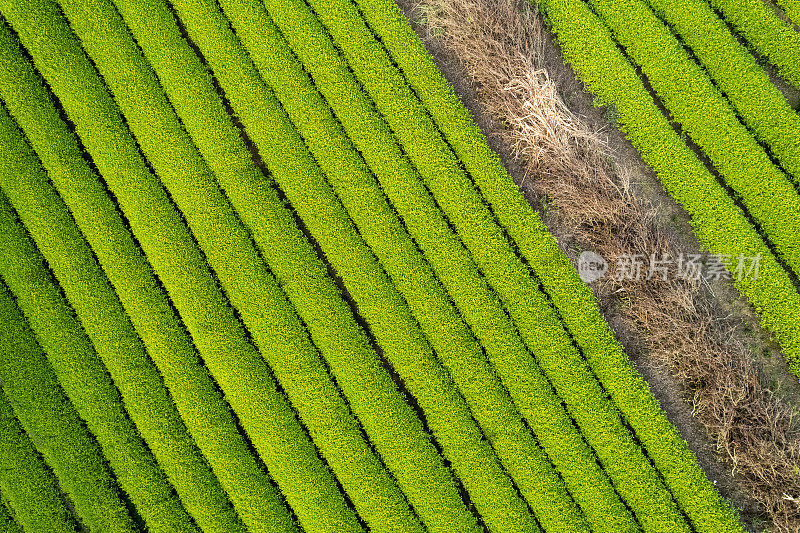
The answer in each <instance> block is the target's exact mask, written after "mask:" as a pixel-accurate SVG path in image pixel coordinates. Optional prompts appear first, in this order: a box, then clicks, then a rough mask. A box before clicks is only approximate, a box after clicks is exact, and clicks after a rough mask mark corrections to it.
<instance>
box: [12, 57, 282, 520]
mask: <svg viewBox="0 0 800 533" xmlns="http://www.w3.org/2000/svg"><path fill="white" fill-rule="evenodd" d="M5 58H6V61H5V62H4V67H5V69H4V70H3V72H2V77H0V94H2V96H3V98H4V99H5V102H6V104H7V105H8V106H9V108H10V110H11V112H12V114H13V115H14V116H15V117H16V119H17V121H18V122H19V123H20V124H21V125H22V127H23V129H24V130H25V133H26V134H27V136H28V140H29V141H30V142H31V143H32V144H33V146H34V148H35V149H36V150H37V152H38V153H39V156H40V157H41V158H42V161H43V164H44V166H45V167H46V169H47V172H48V177H49V178H50V180H51V181H52V183H53V185H54V186H55V187H56V188H57V189H58V192H55V191H53V186H51V185H50V184H48V183H47V181H45V180H44V179H41V178H43V176H42V175H41V174H38V175H37V174H28V175H25V176H24V178H25V181H24V182H23V184H24V186H25V187H24V190H25V191H26V192H25V194H33V195H36V196H40V197H42V198H47V199H48V200H47V203H48V205H49V206H50V207H49V210H50V211H54V212H59V211H60V210H63V209H64V208H63V206H62V200H61V199H60V198H59V197H58V193H60V194H61V196H62V197H63V198H64V199H65V201H66V203H67V205H68V207H69V209H70V211H71V214H72V215H73V217H74V219H75V222H76V223H77V225H78V227H79V229H80V231H81V233H83V235H84V236H85V237H86V239H87V240H88V241H89V243H90V244H91V246H92V248H93V250H94V252H95V253H96V254H97V257H98V259H99V261H100V264H101V265H102V266H103V269H104V271H105V272H106V274H107V275H108V277H109V280H110V281H111V283H112V284H113V285H114V287H115V289H116V291H117V293H118V294H119V296H120V299H121V300H122V303H123V305H124V306H125V310H126V311H127V313H128V314H129V316H130V317H131V320H132V322H133V324H134V326H135V327H136V329H137V331H138V332H139V334H140V336H141V337H142V339H143V341H144V342H145V345H146V346H147V349H148V352H149V354H150V356H151V358H152V359H153V360H154V362H155V363H156V365H157V366H158V368H159V370H160V371H161V374H162V376H163V378H164V382H165V383H166V385H167V387H168V388H169V390H170V392H171V394H172V398H173V400H174V401H175V403H176V405H177V407H178V410H179V412H180V414H181V417H182V418H183V420H184V421H185V422H186V425H187V427H188V429H189V431H190V433H191V435H192V437H193V438H194V440H195V441H196V442H197V444H198V447H199V448H200V450H201V451H202V452H203V454H204V456H205V457H206V458H207V459H208V461H209V463H210V465H211V467H212V468H213V470H214V473H215V475H216V476H217V477H218V478H219V480H220V483H221V484H222V486H223V488H224V489H225V491H226V492H227V493H228V494H229V496H230V498H231V500H232V502H233V504H234V507H236V508H237V509H239V514H240V515H241V516H244V517H246V518H247V520H248V522H250V523H253V522H259V521H260V522H268V519H267V518H266V516H267V515H264V516H262V514H263V513H265V512H267V511H268V509H270V507H271V506H274V505H280V503H279V502H278V500H277V498H278V496H277V494H276V492H275V488H274V487H273V486H272V484H271V482H270V480H269V477H268V476H267V475H266V474H265V473H264V472H263V471H262V469H261V468H260V466H259V465H258V463H257V462H256V460H255V458H254V457H253V456H252V454H251V453H250V451H249V449H248V448H247V444H246V442H245V440H244V439H243V437H242V436H241V435H240V434H239V432H238V430H237V428H236V424H235V421H234V419H233V415H232V414H231V412H230V409H229V408H228V406H227V404H226V403H225V401H224V399H223V398H222V395H221V394H220V393H219V392H218V391H217V389H216V388H215V386H214V384H213V382H212V380H211V378H210V376H209V375H208V371H207V370H206V369H205V368H204V367H203V366H202V364H201V362H200V361H199V360H198V355H197V353H196V352H195V351H194V348H193V347H192V344H191V339H189V336H188V334H187V333H186V331H185V330H184V328H183V326H182V324H181V323H180V321H179V319H178V317H177V316H176V315H175V313H174V311H173V310H172V308H171V306H170V304H169V301H168V300H167V297H166V295H165V294H164V292H163V290H162V289H161V288H160V287H159V285H158V282H157V280H156V279H155V276H154V274H153V272H152V271H151V268H150V265H149V264H148V263H147V259H146V258H145V257H144V255H143V254H142V252H141V250H139V248H138V246H137V245H136V243H135V242H134V240H133V237H132V236H131V234H130V232H129V230H128V229H127V227H126V226H125V224H124V222H123V220H122V218H121V217H120V215H119V213H118V212H117V211H116V207H115V205H114V203H113V201H112V200H111V199H110V198H109V197H108V195H107V193H106V190H105V188H104V187H103V185H102V184H101V183H100V181H99V180H98V177H97V176H96V175H95V174H94V173H93V171H92V170H91V169H90V168H89V166H88V164H87V163H86V161H85V160H84V159H83V157H82V156H81V153H80V148H79V146H78V143H77V139H76V138H75V136H74V134H73V133H71V132H70V130H69V129H68V128H67V126H66V124H65V123H64V122H63V121H61V119H60V117H59V116H58V111H57V110H56V109H55V107H54V105H53V102H52V101H51V99H50V97H49V95H48V94H47V92H46V91H45V90H44V87H43V85H42V81H41V79H40V78H39V77H38V76H37V75H36V73H35V72H34V71H33V69H32V68H31V65H30V64H29V63H28V62H27V61H25V60H24V59H23V58H22V57H21V56H19V55H16V56H11V55H6V56H5ZM40 125H46V127H44V128H41V127H39V126H40ZM37 177H39V178H40V179H39V180H36V178H37ZM61 219H62V220H67V219H68V217H65V216H62V217H61ZM242 528H243V525H239V526H235V530H240V529H242Z"/></svg>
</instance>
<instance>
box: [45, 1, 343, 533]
mask: <svg viewBox="0 0 800 533" xmlns="http://www.w3.org/2000/svg"><path fill="white" fill-rule="evenodd" d="M64 7H65V8H68V9H67V11H68V12H69V14H70V16H71V18H72V19H73V21H78V22H79V25H80V29H78V33H80V34H81V36H82V37H83V38H84V41H83V44H84V45H85V46H86V47H87V48H88V49H90V50H91V51H92V52H93V54H92V55H93V57H94V58H95V60H96V61H97V63H98V65H102V68H101V70H103V73H104V74H105V79H106V80H107V81H108V82H109V83H111V85H112V86H113V87H114V89H115V94H116V97H117V99H118V101H119V102H120V103H121V104H122V105H123V107H124V108H125V111H126V116H127V118H128V124H130V125H131V126H132V127H133V129H134V130H136V131H137V132H138V133H139V134H140V135H139V137H138V138H139V140H140V141H141V142H142V143H143V147H144V150H145V152H147V153H148V155H150V159H151V162H152V163H153V164H154V166H155V167H156V168H157V169H158V170H160V171H161V174H162V177H165V178H168V179H170V180H171V182H170V183H171V185H173V188H175V183H174V182H175V180H178V179H181V178H188V177H191V176H199V175H202V172H208V171H207V169H205V168H204V165H203V164H202V161H201V160H199V157H196V158H194V157H192V155H193V154H195V155H196V152H194V149H193V147H192V146H191V142H190V141H189V139H188V136H186V135H185V133H183V131H182V129H181V128H180V125H179V124H178V123H177V119H176V117H175V116H174V113H173V112H172V111H171V109H169V107H168V104H167V103H166V101H165V99H164V97H163V94H161V95H160V98H159V93H158V92H148V89H147V88H148V86H149V87H152V86H154V85H155V86H156V87H157V82H155V81H154V80H153V78H154V77H153V76H152V73H150V78H147V77H144V78H143V77H141V75H142V73H143V71H142V69H137V68H136V65H137V64H136V63H135V62H131V60H130V56H126V55H125V54H126V51H127V52H131V53H132V54H133V55H134V56H136V57H138V58H139V61H140V62H143V61H144V60H143V59H142V58H141V56H139V55H137V54H138V50H136V49H135V44H134V43H133V42H132V39H131V38H130V36H129V35H127V34H125V37H126V39H123V40H121V41H120V40H107V37H108V33H107V32H113V31H114V28H113V26H111V25H109V24H107V21H108V19H109V17H110V16H116V17H118V15H117V14H116V12H113V13H103V15H105V16H103V17H100V18H99V19H98V18H97V17H99V12H96V11H90V12H85V11H84V10H82V9H81V8H82V7H84V6H79V5H71V6H67V5H65V6H64ZM34 13H36V11H34ZM39 18H41V16H40V17H39ZM55 18H56V17H55V16H54V15H51V16H50V17H49V19H48V22H50V23H51V24H54V23H55V22H56V20H55ZM95 22H100V24H98V25H97V26H98V27H96V28H95V27H92V25H93V23H95ZM92 30H95V31H92ZM97 30H99V31H97ZM59 34H60V35H63V37H62V39H63V40H65V41H66V40H67V39H68V38H69V36H68V35H66V32H59ZM116 37H117V38H118V37H119V35H116ZM111 43H115V44H114V45H113V46H112V45H111ZM37 44H39V43H37ZM76 46H77V42H76V41H74V40H71V41H70V42H69V43H68V44H66V45H65V44H64V43H61V46H60V47H59V49H60V50H61V53H60V54H59V56H61V57H63V55H64V52H63V51H64V50H65V49H67V50H69V49H70V48H72V49H74V48H75V47H76ZM106 47H108V48H106ZM51 51H52V50H51V49H47V50H45V51H44V52H41V51H40V52H39V53H38V55H49V52H51ZM34 56H35V57H36V56H37V53H36V52H35V53H34ZM68 57H74V56H69V55H68ZM53 59H55V57H53ZM62 66H63V67H65V68H64V70H66V74H67V75H66V76H61V77H60V78H59V77H57V76H55V75H52V74H54V72H53V71H54V70H55V68H60V67H62ZM54 67H55V68H54ZM40 70H44V73H45V77H48V75H51V76H50V78H49V79H48V81H50V83H51V86H53V87H54V88H55V91H56V93H57V94H58V95H59V96H61V100H62V103H64V105H65V107H67V106H68V101H70V100H71V102H69V103H71V104H72V105H74V107H75V108H78V109H80V110H81V111H83V114H84V115H89V117H88V118H90V119H92V120H86V121H85V122H86V123H87V124H86V125H87V126H89V127H90V128H91V134H90V135H86V136H85V138H84V139H83V141H84V144H86V145H87V147H88V149H89V151H90V153H93V155H95V162H96V163H97V165H98V167H99V168H101V171H102V172H103V175H104V177H105V178H106V180H107V182H108V183H109V185H110V187H111V189H112V191H113V192H114V193H115V195H116V197H117V199H118V200H119V202H120V204H121V205H122V209H123V211H124V212H125V213H126V215H127V216H128V220H129V221H130V223H131V225H132V227H133V228H134V233H135V234H136V235H137V237H138V238H139V241H140V242H141V243H142V246H143V248H144V250H145V252H146V253H147V255H148V257H149V258H150V259H151V260H152V261H153V263H156V262H158V263H159V267H160V270H159V269H158V268H157V273H158V274H159V276H160V277H162V279H165V278H167V277H169V276H167V275H166V274H169V275H172V276H181V277H180V284H181V286H180V287H175V286H173V289H175V288H183V289H185V291H184V292H183V293H182V294H181V295H179V296H181V297H183V298H182V299H181V298H178V297H176V294H175V293H173V294H171V296H172V297H173V300H174V301H176V305H177V306H178V308H179V310H180V311H181V312H182V315H183V316H184V319H185V321H186V322H187V326H188V328H189V330H190V332H191V333H192V334H193V337H194V338H195V342H196V343H197V344H198V346H199V347H201V346H202V348H206V350H205V351H204V352H203V353H204V354H205V355H206V356H207V358H206V363H207V365H208V366H209V368H210V369H211V371H212V373H213V374H214V376H215V377H216V378H217V381H218V382H219V383H220V386H221V388H222V389H223V391H224V392H225V394H226V396H227V398H228V399H229V401H230V403H231V405H232V407H233V409H234V411H235V412H236V413H237V414H238V415H239V418H240V420H241V421H242V423H243V426H244V428H245V430H246V431H247V432H248V435H249V436H250V438H251V440H252V441H253V443H254V445H255V447H256V449H257V450H258V451H259V453H260V455H261V457H262V458H263V459H264V461H265V463H266V464H267V467H268V469H269V470H270V473H271V474H273V477H274V478H276V480H277V481H278V482H279V485H281V488H282V489H283V490H284V492H285V493H287V494H289V495H290V497H291V498H290V499H293V500H294V501H293V503H294V504H295V505H296V508H295V510H296V511H297V512H298V514H303V515H305V514H306V513H311V515H312V516H313V519H312V522H313V521H314V520H317V519H318V523H319V524H320V525H319V527H325V526H329V527H331V528H334V529H335V528H338V527H342V528H344V527H347V525H348V524H349V525H352V524H353V523H354V521H353V519H352V515H351V513H350V511H349V508H347V506H346V503H345V502H344V499H343V497H342V495H341V494H340V493H339V491H338V489H337V487H336V486H335V482H334V480H333V478H332V476H331V475H330V473H329V472H328V471H327V469H326V467H325V466H324V465H323V464H322V462H321V460H320V459H319V458H318V457H317V456H316V450H315V449H314V447H313V444H312V443H311V442H310V439H308V437H307V436H306V434H305V433H304V431H303V429H302V427H301V426H300V425H299V423H298V422H297V420H296V419H295V418H294V414H293V413H292V411H291V408H290V406H289V405H288V403H287V402H286V400H285V398H284V397H283V395H282V394H281V393H280V392H279V391H278V389H277V387H276V384H275V382H274V380H273V379H272V376H271V375H270V373H269V370H268V368H267V366H266V364H265V363H264V361H263V359H261V357H260V356H259V354H258V352H257V351H256V350H255V349H254V348H253V346H252V345H251V344H250V343H249V342H248V339H247V337H246V334H245V331H244V329H243V327H242V326H241V324H240V323H239V322H238V320H237V318H236V316H235V314H234V311H233V309H232V308H230V307H229V306H228V304H227V301H226V299H225V297H224V295H223V294H222V292H221V291H220V289H219V288H218V287H217V285H216V282H215V280H214V278H213V275H212V274H211V272H210V271H209V269H208V266H207V265H206V263H205V261H204V260H203V257H202V255H201V254H200V252H199V251H198V250H197V248H196V246H195V245H194V243H193V241H192V238H191V235H190V234H189V230H188V228H187V227H186V226H185V225H184V224H183V223H182V220H181V218H180V215H179V213H178V212H177V211H176V210H175V209H174V207H173V206H172V205H171V204H170V200H169V197H168V196H167V194H166V192H165V191H164V189H163V188H162V187H161V185H160V184H159V183H158V180H157V179H156V178H155V177H154V176H153V175H152V174H150V173H149V172H148V170H147V167H146V166H145V163H144V161H143V160H142V159H141V156H139V154H138V153H137V151H136V145H135V143H134V142H133V139H132V138H131V137H130V136H129V135H128V134H127V131H126V130H124V128H123V127H122V126H123V124H122V119H121V117H120V116H119V114H118V111H117V110H116V108H115V107H114V105H113V103H112V101H111V99H110V95H109V94H108V93H107V92H105V89H104V88H103V86H102V84H101V83H100V81H99V78H98V77H97V74H96V73H94V71H93V70H92V69H91V66H90V64H89V63H88V61H86V59H85V58H84V57H83V56H80V60H77V61H72V62H64V61H63V60H62V61H61V62H60V63H57V62H55V61H54V62H52V63H50V64H48V65H46V66H45V68H44V69H42V68H41V67H40ZM145 74H146V71H145ZM64 78H66V79H75V78H78V79H80V86H81V87H82V88H83V91H74V90H73V91H70V90H68V89H67V90H64V91H63V94H62V93H61V92H60V91H59V89H58V88H59V85H61V87H63V86H64V85H65V83H64V82H63V81H61V80H62V79H64ZM65 89H66V88H65ZM87 95H90V96H91V97H89V98H85V99H83V98H84V97H85V96H87ZM139 97H142V98H144V100H145V101H146V102H148V103H146V104H144V105H142V106H141V107H140V104H142V102H141V100H140V99H139ZM150 104H152V105H150ZM87 108H88V110H87ZM165 110H166V111H167V112H164V111H165ZM79 131H80V127H79ZM112 139H113V140H116V141H117V142H109V141H112ZM170 149H172V150H174V152H170ZM171 153H177V154H184V155H186V154H188V155H189V157H183V158H177V159H176V158H173V157H171ZM103 155H105V156H106V157H105V158H101V157H99V156H103ZM101 159H102V160H101ZM172 164H175V166H174V167H172V166H170V165H172ZM126 171H127V172H126ZM179 185H180V184H179ZM171 260H174V261H171ZM176 261H177V263H178V264H177V265H176V264H175V262H176ZM173 279H174V278H173ZM176 285H177V284H176ZM187 292H188V294H187ZM201 351H203V350H202V349H201ZM339 511H342V512H343V513H344V515H345V516H335V515H336V513H337V512H339ZM262 516H263V517H264V519H265V520H266V523H261V524H258V526H259V527H261V528H264V530H265V531H266V530H275V529H280V528H283V529H293V528H294V526H293V524H292V522H291V519H290V517H289V516H288V514H287V513H286V511H285V509H284V508H283V507H282V506H280V505H277V502H276V505H273V507H272V508H271V509H267V510H266V512H264V513H263V515H262ZM356 526H357V524H356Z"/></svg>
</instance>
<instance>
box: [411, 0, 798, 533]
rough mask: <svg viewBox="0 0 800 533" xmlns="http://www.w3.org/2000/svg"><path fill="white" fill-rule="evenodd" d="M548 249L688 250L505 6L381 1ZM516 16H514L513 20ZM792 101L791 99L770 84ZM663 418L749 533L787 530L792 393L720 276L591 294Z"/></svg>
mask: <svg viewBox="0 0 800 533" xmlns="http://www.w3.org/2000/svg"><path fill="white" fill-rule="evenodd" d="M397 1H398V4H399V5H400V6H401V8H403V10H404V11H405V13H406V16H407V17H408V18H409V20H411V21H412V24H413V25H414V26H415V29H416V30H417V33H418V34H419V35H420V37H422V38H423V40H424V41H425V43H426V46H427V48H428V50H429V52H430V53H431V55H432V56H433V58H434V61H435V62H436V63H437V65H438V66H439V68H440V69H441V71H442V73H443V74H444V76H445V77H446V78H447V79H448V80H449V81H450V83H451V84H452V85H453V87H454V89H455V91H456V93H457V94H458V95H459V96H460V97H461V99H462V101H463V102H464V104H465V105H466V106H467V108H468V109H470V111H471V112H472V113H473V116H474V117H475V119H476V122H477V123H478V125H479V126H480V127H481V129H482V131H483V132H484V134H485V135H486V136H487V138H488V140H489V143H490V145H491V147H492V148H493V149H494V150H495V151H496V152H497V153H498V154H499V155H500V157H501V158H502V160H503V161H504V163H505V165H506V168H507V169H508V170H509V173H510V174H511V175H512V177H513V178H514V180H515V182H516V183H517V184H518V186H520V189H521V190H522V191H523V193H524V194H525V196H526V198H527V199H528V200H529V201H530V202H531V204H532V205H533V206H534V208H536V209H537V210H538V211H539V213H540V214H541V215H542V217H543V219H544V220H545V222H546V224H547V225H548V228H549V229H550V231H551V232H552V233H553V234H554V235H555V236H556V238H557V239H558V242H559V244H560V245H561V247H562V249H563V250H564V251H565V253H567V255H568V256H569V257H570V258H571V259H572V260H573V263H575V262H576V260H577V256H578V255H579V254H580V252H581V251H583V250H593V251H596V252H599V253H600V254H601V255H603V256H604V257H605V258H607V259H616V258H618V257H619V256H620V255H622V254H633V253H645V254H648V255H649V254H650V253H657V255H658V256H660V255H661V253H664V252H666V253H670V254H672V256H673V257H675V256H676V255H677V253H679V252H683V253H684V254H690V253H700V252H701V250H700V246H699V244H698V242H697V241H696V239H695V238H694V237H693V234H692V231H691V228H690V226H689V223H688V220H689V219H688V215H687V214H686V213H685V211H684V210H683V209H682V208H681V207H680V206H679V205H677V204H676V203H675V202H674V201H673V200H672V199H671V198H670V197H669V196H668V195H667V194H666V193H665V192H664V191H663V189H662V187H661V185H660V184H659V182H658V179H657V177H656V176H655V175H654V173H653V172H652V171H651V170H650V169H649V167H648V166H647V165H646V164H645V163H644V162H643V161H642V160H641V159H640V157H639V156H638V154H637V152H636V150H635V149H634V148H633V146H632V145H631V144H630V143H629V142H628V141H627V140H626V139H625V138H624V136H623V135H622V134H621V133H620V132H619V131H618V130H617V129H616V127H614V125H613V120H614V116H613V110H610V109H607V108H598V107H595V106H593V104H592V101H593V100H592V96H591V95H590V94H588V93H587V92H586V91H585V89H584V87H583V84H582V83H581V82H580V81H579V80H578V79H577V77H576V75H575V73H574V72H573V71H572V69H571V68H570V67H569V66H567V65H565V64H564V63H563V60H562V58H561V54H560V51H559V49H558V45H557V43H555V41H554V38H553V36H552V35H551V34H550V33H549V32H548V31H547V30H546V29H545V28H544V27H543V24H542V21H541V18H540V17H539V15H538V14H536V13H534V12H528V13H526V14H524V15H523V14H521V13H522V11H530V10H527V9H526V8H525V6H520V5H517V4H516V3H515V2H514V0H397ZM520 8H523V9H522V11H521V10H520ZM776 81H777V82H778V84H779V88H780V89H781V90H782V91H783V92H784V94H786V95H787V98H788V99H789V100H790V102H792V103H793V105H795V106H796V105H797V102H798V98H797V92H796V91H794V90H792V89H791V88H790V87H788V86H787V85H786V84H785V83H780V81H779V80H776ZM592 288H593V290H594V292H595V295H596V296H597V297H598V300H599V303H600V306H601V309H602V311H603V312H604V313H605V316H606V318H607V320H608V321H609V323H610V324H611V326H612V328H613V329H614V331H615V333H616V335H617V338H618V339H619V340H620V341H621V342H622V344H623V345H624V346H625V348H626V350H627V352H628V354H629V356H630V357H631V359H632V360H633V361H634V362H635V364H636V366H637V368H638V370H639V372H640V373H641V374H642V375H643V377H644V378H645V379H646V380H647V381H648V383H649V384H650V387H651V389H652V391H653V393H654V394H655V395H656V397H657V398H658V399H659V401H660V402H661V405H662V407H663V409H664V410H665V412H666V413H667V416H668V417H669V419H670V420H671V421H672V422H673V423H674V424H675V425H676V426H677V427H678V429H679V431H680V432H681V435H682V436H683V438H684V439H685V440H686V441H687V442H688V444H689V447H690V448H691V449H692V450H693V452H694V453H695V455H696V456H697V459H698V462H699V463H700V465H701V466H702V467H703V469H704V470H705V472H706V474H707V475H708V477H709V478H710V479H712V480H713V481H714V482H715V483H716V485H717V487H718V488H719V490H720V492H721V493H722V494H723V495H724V496H725V497H727V498H729V499H730V500H731V501H732V503H733V504H734V505H735V507H736V508H737V509H739V511H740V514H741V516H742V519H743V522H745V524H746V526H747V527H748V529H750V530H752V531H762V530H768V531H787V532H788V531H800V502H798V500H797V498H798V497H800V476H798V475H797V472H798V470H797V468H798V465H800V428H799V427H798V425H797V423H796V421H795V418H796V415H797V411H796V409H795V408H794V407H793V406H798V405H800V403H799V402H798V400H800V386H798V380H797V378H796V377H795V376H794V375H793V374H791V372H790V371H789V370H788V367H787V365H786V363H785V360H784V358H783V356H782V354H781V353H780V351H779V349H778V347H777V346H776V345H775V344H774V343H773V342H771V341H770V339H769V336H768V335H767V334H766V333H765V332H764V331H763V330H761V329H760V327H759V325H758V320H757V317H756V316H755V314H754V312H753V310H752V308H751V307H750V306H749V305H748V304H747V303H746V302H744V301H743V300H742V298H741V297H740V295H739V294H738V292H737V291H736V290H735V288H734V287H733V286H732V285H731V284H730V283H729V282H726V281H712V282H711V283H691V282H685V281H680V280H668V281H666V282H661V281H658V282H656V281H654V280H651V281H647V282H645V281H640V282H636V281H633V280H623V281H615V280H613V279H609V277H606V278H605V279H604V280H601V281H598V282H595V283H593V284H592Z"/></svg>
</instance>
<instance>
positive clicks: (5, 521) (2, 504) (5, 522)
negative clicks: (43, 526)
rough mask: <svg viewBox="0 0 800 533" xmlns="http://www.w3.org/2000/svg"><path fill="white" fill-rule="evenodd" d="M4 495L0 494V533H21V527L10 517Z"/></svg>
mask: <svg viewBox="0 0 800 533" xmlns="http://www.w3.org/2000/svg"><path fill="white" fill-rule="evenodd" d="M11 514H12V513H11V511H10V509H9V508H8V507H7V502H6V498H5V495H4V494H0V533H22V526H20V525H19V524H18V523H17V521H16V520H15V519H14V517H13V516H11Z"/></svg>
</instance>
